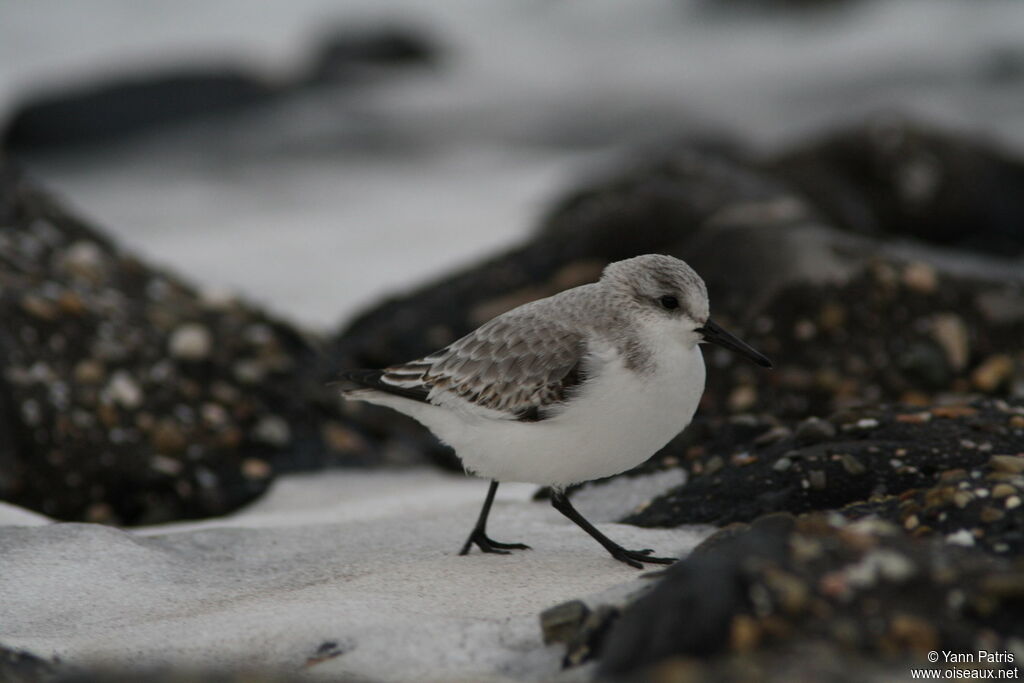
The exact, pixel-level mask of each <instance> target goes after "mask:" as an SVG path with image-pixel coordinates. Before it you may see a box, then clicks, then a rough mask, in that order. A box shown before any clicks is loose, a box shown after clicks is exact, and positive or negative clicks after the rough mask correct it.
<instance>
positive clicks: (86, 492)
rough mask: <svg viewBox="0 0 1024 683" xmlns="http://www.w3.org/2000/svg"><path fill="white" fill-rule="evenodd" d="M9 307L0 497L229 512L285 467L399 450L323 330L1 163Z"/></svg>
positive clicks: (172, 512)
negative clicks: (371, 423)
mask: <svg viewBox="0 0 1024 683" xmlns="http://www.w3.org/2000/svg"><path fill="white" fill-rule="evenodd" d="M0 316H2V318H3V320H4V325H3V327H2V329H0V498H2V499H3V500H7V501H10V502H13V503H15V504H18V505H22V506H25V507H27V508H30V509H33V510H36V511H39V512H42V513H44V514H47V515H50V516H53V517H57V518H60V519H67V520H88V521H95V522H105V523H116V524H142V523H155V522H163V521H168V520H173V519H181V518H187V517H207V516H212V515H220V514H224V513H226V512H228V511H230V510H233V509H235V508H237V507H238V506H240V505H242V504H244V503H245V502H247V501H249V500H251V499H252V498H253V497H255V496H257V495H259V494H260V493H261V492H262V491H264V490H265V489H266V487H267V486H268V484H269V483H270V482H271V480H272V479H273V475H274V472H276V471H280V470H288V469H296V468H308V467H320V466H323V465H326V464H346V463H348V464H368V463H372V462H378V461H379V462H383V461H384V460H385V459H386V457H387V456H386V449H383V448H381V449H378V448H375V447H376V446H380V443H379V442H377V441H374V440H373V439H372V438H370V437H367V436H365V435H364V432H363V431H362V430H361V429H360V428H359V427H358V426H357V425H355V424H354V423H353V422H352V420H351V419H350V418H348V417H346V416H345V415H343V414H342V413H341V408H340V406H339V402H338V400H337V398H336V396H335V395H334V392H333V390H332V389H330V388H329V387H327V386H326V380H327V379H328V377H329V376H328V373H327V371H326V369H325V367H324V366H323V364H322V363H321V361H320V359H321V354H320V353H319V352H318V351H317V349H316V347H315V342H313V341H312V340H310V339H309V338H307V337H306V336H305V335H303V334H302V333H301V332H299V331H297V330H295V329H294V328H292V327H290V326H289V325H287V324H285V323H282V322H280V321H278V320H275V319H273V318H271V317H269V316H267V315H265V314H263V313H262V312H260V311H259V310H258V309H256V308H254V307H252V306H249V305H247V304H245V303H242V302H240V301H215V300H211V299H209V298H208V297H203V296H202V295H201V294H200V293H199V292H197V291H196V290H195V289H193V288H192V287H191V286H190V285H188V284H187V283H186V282H184V281H182V280H181V279H180V278H178V277H176V276H174V275H172V274H170V273H167V272H164V271H161V270H159V269H156V268H153V267H151V266H149V265H147V264H145V263H144V262H142V261H140V260H139V259H137V258H135V257H134V256H133V255H132V254H130V253H127V252H125V251H124V250H122V249H121V248H120V247H118V245H116V244H115V243H113V242H112V241H110V240H109V239H108V238H106V237H105V236H104V235H103V234H101V233H100V232H99V231H97V230H95V229H94V228H91V227H89V226H87V225H85V224H83V223H82V222H81V221H79V220H78V219H76V218H75V217H73V216H71V215H70V214H68V213H67V212H66V211H65V210H64V209H63V208H61V207H60V205H59V204H57V203H56V202H55V201H54V200H52V199H51V198H50V197H49V196H48V195H46V194H45V193H43V192H41V191H39V190H37V189H36V188H34V187H33V186H32V185H31V184H29V183H28V182H26V181H25V180H24V179H22V178H20V177H19V176H18V175H17V174H16V173H15V171H13V170H12V169H11V167H10V166H9V165H4V164H3V163H2V160H0ZM240 363H246V364H248V365H249V366H251V367H252V368H254V371H253V373H252V375H251V376H247V377H241V378H240V377H239V376H238V375H237V373H236V372H235V368H236V366H237V365H238V364H240ZM339 429H341V430H344V431H345V433H347V434H349V438H348V439H347V440H346V441H345V443H344V444H343V445H342V446H339V441H338V439H337V438H333V439H328V438H327V436H326V435H327V434H328V433H334V432H337V431H338V430H339ZM331 430H333V432H332V431H331Z"/></svg>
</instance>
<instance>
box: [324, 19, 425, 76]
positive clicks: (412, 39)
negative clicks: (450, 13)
mask: <svg viewBox="0 0 1024 683" xmlns="http://www.w3.org/2000/svg"><path fill="white" fill-rule="evenodd" d="M440 57H441V51H440V49H439V48H438V46H437V44H436V42H435V41H434V40H432V39H431V38H429V37H428V36H427V35H426V34H425V33H424V32H423V31H422V30H420V29H416V28H413V27H409V26H401V25H382V26H363V27H344V28H339V29H336V30H335V31H333V32H331V34H330V35H329V36H328V37H327V38H325V39H324V40H323V41H322V42H321V46H320V48H319V49H318V50H317V54H316V56H315V57H314V63H313V66H312V67H311V68H310V72H309V76H308V78H309V79H310V80H312V81H334V80H338V79H349V78H354V77H362V76H365V75H366V73H367V70H368V69H377V70H379V69H381V68H389V69H393V68H398V67H401V68H406V67H409V66H432V65H435V64H436V63H437V62H438V61H439V60H440Z"/></svg>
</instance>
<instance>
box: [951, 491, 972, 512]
mask: <svg viewBox="0 0 1024 683" xmlns="http://www.w3.org/2000/svg"><path fill="white" fill-rule="evenodd" d="M972 500H974V495H973V494H971V493H969V492H967V491H957V492H956V493H954V494H953V503H954V504H955V505H956V506H957V507H958V508H960V509H961V510H963V509H964V508H965V507H967V505H968V504H969V503H970V502H971V501H972Z"/></svg>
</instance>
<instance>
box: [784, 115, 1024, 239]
mask: <svg viewBox="0 0 1024 683" xmlns="http://www.w3.org/2000/svg"><path fill="white" fill-rule="evenodd" d="M769 167H770V168H771V169H772V170H773V171H775V172H777V173H778V174H779V175H780V176H781V177H782V178H785V179H788V180H789V181H790V182H792V183H793V184H794V185H795V186H796V187H797V188H798V189H799V190H800V191H801V192H802V193H803V195H804V196H806V197H807V198H808V199H809V200H810V201H811V202H812V203H813V204H814V205H815V206H816V207H817V208H819V209H820V210H822V211H823V212H824V213H825V214H826V215H827V216H828V217H829V218H830V220H831V221H832V222H834V223H835V224H836V225H839V226H842V227H844V228H846V229H848V230H852V231H855V232H860V233H863V234H871V235H883V234H886V235H905V236H908V237H914V238H917V239H920V240H923V241H926V242H931V243H934V244H943V245H949V246H955V247H958V248H962V249H970V250H977V251H981V252H985V253H989V254H994V255H998V256H1005V255H1021V254H1024V194H1022V193H1021V191H1020V188H1021V185H1022V183H1024V166H1022V164H1021V161H1020V160H1019V159H1016V158H1013V157H1011V156H1009V155H1007V154H1005V153H1003V152H1001V151H999V150H997V149H995V148H994V147H992V146H990V145H988V144H984V143H979V142H977V141H974V140H970V139H967V138H963V137H959V136H954V135H949V134H946V133H943V132H941V131H938V130H936V129H932V128H928V127H926V126H922V125H920V124H917V123H914V122H911V121H908V120H905V119H901V118H895V117H884V118H879V119H876V120H874V121H871V122H869V123H868V124H866V125H863V126H858V127H854V128H851V129H848V130H844V131H840V132H837V133H833V134H830V135H828V136H827V137H825V138H824V139H821V140H818V141H815V142H812V143H809V144H807V145H805V146H803V147H800V148H797V149H794V150H792V151H790V152H787V153H785V154H783V155H781V156H780V157H779V158H777V159H775V160H773V161H772V163H771V164H769Z"/></svg>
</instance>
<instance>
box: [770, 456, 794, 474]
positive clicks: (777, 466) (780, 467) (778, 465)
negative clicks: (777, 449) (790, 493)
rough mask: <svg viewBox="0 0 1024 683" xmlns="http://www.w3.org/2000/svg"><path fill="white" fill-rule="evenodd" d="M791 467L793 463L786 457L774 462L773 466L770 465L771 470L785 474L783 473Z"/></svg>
mask: <svg viewBox="0 0 1024 683" xmlns="http://www.w3.org/2000/svg"><path fill="white" fill-rule="evenodd" d="M792 466H793V461H792V460H790V459H789V458H786V457H782V458H779V459H778V460H776V461H775V462H774V464H772V469H773V470H775V471H776V472H785V471H787V470H788V469H789V468H790V467H792Z"/></svg>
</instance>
